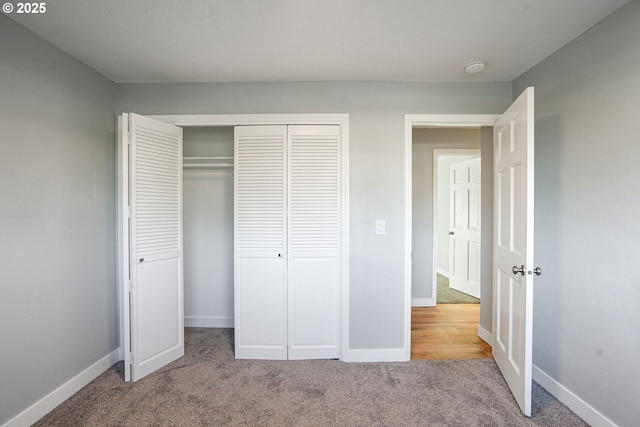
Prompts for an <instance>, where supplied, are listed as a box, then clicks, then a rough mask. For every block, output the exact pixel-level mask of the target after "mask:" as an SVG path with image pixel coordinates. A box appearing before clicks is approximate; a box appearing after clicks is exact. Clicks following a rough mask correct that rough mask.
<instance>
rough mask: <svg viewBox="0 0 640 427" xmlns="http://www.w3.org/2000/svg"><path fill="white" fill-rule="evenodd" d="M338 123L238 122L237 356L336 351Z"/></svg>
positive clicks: (330, 354)
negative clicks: (243, 124) (270, 124)
mask: <svg viewBox="0 0 640 427" xmlns="http://www.w3.org/2000/svg"><path fill="white" fill-rule="evenodd" d="M340 153H341V147H340V129H339V127H338V126H311V125H309V126H238V127H236V128H235V154H234V173H235V178H234V183H235V191H234V194H235V206H234V211H235V221H234V222H235V226H234V228H235V292H234V298H235V310H234V312H235V315H234V316H235V348H236V357H237V358H255V359H311V358H338V357H340V329H339V328H340V277H341V273H340V257H341V256H340V251H341V232H340V229H341V203H340V188H341V183H340V180H341V173H340V170H341V163H340V162H341V154H340Z"/></svg>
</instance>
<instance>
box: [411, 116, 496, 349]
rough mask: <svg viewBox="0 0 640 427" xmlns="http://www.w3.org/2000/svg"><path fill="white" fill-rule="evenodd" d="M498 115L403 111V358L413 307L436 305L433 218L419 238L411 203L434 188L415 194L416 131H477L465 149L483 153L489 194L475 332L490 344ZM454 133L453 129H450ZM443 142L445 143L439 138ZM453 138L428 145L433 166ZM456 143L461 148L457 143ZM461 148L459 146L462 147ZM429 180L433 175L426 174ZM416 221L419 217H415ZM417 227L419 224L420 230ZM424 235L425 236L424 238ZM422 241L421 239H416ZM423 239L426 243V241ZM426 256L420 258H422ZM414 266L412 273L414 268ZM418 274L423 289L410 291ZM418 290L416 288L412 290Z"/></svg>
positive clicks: (484, 210) (485, 186) (484, 208)
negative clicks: (436, 154) (426, 251)
mask: <svg viewBox="0 0 640 427" xmlns="http://www.w3.org/2000/svg"><path fill="white" fill-rule="evenodd" d="M497 117H498V116H496V115H440V114H427V115H407V116H405V154H406V158H405V162H406V163H405V164H406V165H407V167H406V168H405V171H406V172H405V184H406V186H405V188H406V199H405V200H406V201H407V204H406V211H405V212H406V222H405V225H406V226H405V241H406V242H407V245H406V254H407V256H406V257H405V272H406V274H405V278H406V279H405V290H406V300H405V301H406V312H405V313H406V318H405V324H406V335H405V339H406V343H407V344H406V348H407V350H408V351H407V353H408V354H407V358H410V357H411V338H412V334H411V323H412V316H411V312H412V307H413V306H421V307H435V306H436V304H437V295H436V291H437V281H436V280H437V257H436V256H435V254H436V251H437V243H436V244H435V247H434V241H435V239H434V233H435V231H434V230H433V229H434V228H435V227H434V226H433V221H430V224H431V227H432V230H431V231H430V232H427V233H423V235H422V236H420V237H417V235H418V234H419V233H416V232H415V231H414V228H415V227H416V226H417V224H416V218H415V216H416V215H418V210H419V209H418V210H417V209H416V208H415V206H414V205H416V203H418V204H419V203H420V200H418V199H416V197H422V198H424V197H427V198H430V199H431V200H433V196H434V193H435V191H434V190H433V188H431V190H428V191H427V192H426V193H425V194H423V195H417V194H416V192H415V191H414V188H413V187H414V184H415V179H416V177H415V175H414V173H413V169H414V165H416V163H417V162H416V158H415V157H416V156H420V155H422V153H420V152H416V151H414V135H415V134H416V133H420V132H431V133H438V132H440V133H442V134H447V133H449V132H451V131H471V132H474V131H475V132H477V133H479V134H480V143H479V145H476V146H473V147H469V148H475V149H478V148H479V149H480V150H481V152H482V153H484V154H485V156H482V160H481V162H482V176H483V177H484V178H485V179H483V180H482V181H483V184H482V194H483V196H484V195H486V196H487V197H485V198H484V202H483V204H482V212H481V217H482V243H481V248H480V252H481V263H482V266H483V267H482V269H481V271H482V273H481V274H482V276H483V277H482V278H481V283H482V289H481V293H482V297H483V298H482V302H481V304H479V306H480V307H479V311H480V313H479V314H480V316H479V317H480V322H479V325H478V327H477V331H476V333H475V334H474V336H477V337H480V338H481V339H482V340H483V341H485V342H486V343H488V344H489V345H491V344H492V336H491V333H490V332H489V331H490V330H491V322H492V293H491V288H492V281H491V252H492V249H491V247H492V217H493V211H492V193H493V188H492V182H493V179H492V173H493V171H492V159H493V139H492V137H493V131H492V126H493V124H494V123H495V120H496V118H497ZM453 133H455V132H453ZM453 133H452V134H453ZM441 142H446V141H445V140H442V141H441ZM452 144H454V142H453V141H449V143H448V144H447V143H445V144H442V145H440V146H432V147H430V151H431V160H430V161H431V162H432V163H431V164H433V157H434V156H433V150H435V149H439V150H448V149H449V150H450V149H453V148H454V146H453V145H452ZM458 147H459V146H458ZM460 148H461V147H460ZM430 180H432V176H430ZM430 209H431V211H429V212H428V214H429V215H428V217H429V219H431V217H432V216H433V209H434V208H433V207H431V208H430ZM418 221H419V220H418ZM420 227H421V226H419V225H418V228H420ZM425 235H426V240H425ZM419 239H422V241H419ZM425 242H426V243H425ZM421 245H422V246H425V245H426V246H427V248H428V249H430V252H429V253H430V256H429V257H428V258H427V259H428V260H429V261H428V262H418V261H417V255H419V254H418V253H416V252H420V249H419V248H420V246H421ZM424 259H425V258H424V257H423V258H422V260H424ZM414 269H415V270H416V271H414ZM420 277H423V278H424V277H427V278H428V279H426V280H425V281H424V282H423V285H424V284H426V285H427V286H426V288H423V289H422V293H419V292H421V290H419V289H414V287H413V286H412V285H413V283H414V282H415V281H416V280H415V279H418V280H420ZM416 291H417V292H416Z"/></svg>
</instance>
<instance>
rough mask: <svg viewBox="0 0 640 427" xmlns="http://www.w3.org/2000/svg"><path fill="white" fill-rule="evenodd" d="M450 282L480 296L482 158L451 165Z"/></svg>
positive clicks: (459, 289) (477, 296) (462, 289)
mask: <svg viewBox="0 0 640 427" xmlns="http://www.w3.org/2000/svg"><path fill="white" fill-rule="evenodd" d="M449 177H450V178H449V191H450V194H449V206H450V207H449V226H450V228H449V234H450V237H449V239H450V245H449V271H450V277H449V286H450V287H451V288H452V289H455V290H458V291H460V292H464V293H466V294H469V295H471V296H473V297H476V298H480V264H481V262H480V261H481V259H480V255H481V247H480V210H481V205H480V196H481V195H480V158H479V157H477V158H475V159H469V160H465V161H462V162H458V163H453V164H452V165H451V166H450V167H449Z"/></svg>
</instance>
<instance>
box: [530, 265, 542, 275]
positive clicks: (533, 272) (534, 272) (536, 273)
mask: <svg viewBox="0 0 640 427" xmlns="http://www.w3.org/2000/svg"><path fill="white" fill-rule="evenodd" d="M527 273H529V276H531V275H532V274H535V275H536V276H539V275H541V274H542V269H541V268H540V267H536V268H534V269H533V271H531V270H529V271H527Z"/></svg>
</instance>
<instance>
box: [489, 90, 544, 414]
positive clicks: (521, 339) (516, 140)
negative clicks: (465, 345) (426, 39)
mask: <svg viewBox="0 0 640 427" xmlns="http://www.w3.org/2000/svg"><path fill="white" fill-rule="evenodd" d="M533 95H534V91H533V88H532V87H531V88H527V89H526V90H525V91H524V92H523V93H522V95H520V96H519V97H518V99H517V100H516V101H515V102H514V103H513V104H512V105H511V107H509V109H508V110H507V111H506V112H505V113H504V114H503V115H502V116H501V117H500V118H499V119H498V120H497V121H496V124H495V127H494V137H493V138H494V139H493V144H494V176H493V180H494V226H493V230H494V236H493V281H494V283H493V298H494V301H493V335H494V345H493V356H494V358H495V360H496V363H497V364H498V367H499V368H500V371H502V375H503V376H504V378H505V380H506V381H507V384H508V385H509V387H510V388H511V392H512V393H513V395H514V397H515V399H516V401H517V402H518V405H520V409H522V412H523V413H524V414H525V415H526V416H531V364H532V361H531V357H532V356H531V353H532V351H531V350H532V329H533V328H532V321H533V287H532V285H533V270H534V268H533V176H534V170H533V165H534V159H533V150H534V130H533V129H534V110H533V108H534V103H533V99H534V96H533Z"/></svg>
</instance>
